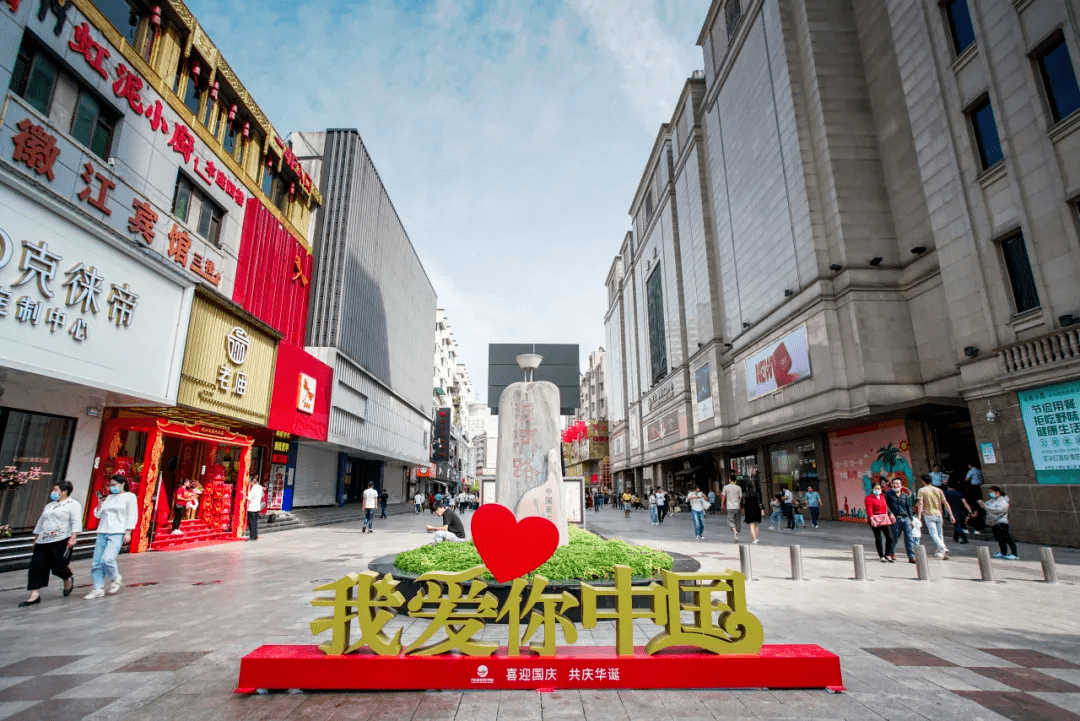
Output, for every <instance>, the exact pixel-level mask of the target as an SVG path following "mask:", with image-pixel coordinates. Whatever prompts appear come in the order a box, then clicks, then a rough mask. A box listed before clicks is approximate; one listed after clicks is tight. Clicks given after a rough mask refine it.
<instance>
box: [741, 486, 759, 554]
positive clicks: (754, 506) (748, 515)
mask: <svg viewBox="0 0 1080 721" xmlns="http://www.w3.org/2000/svg"><path fill="white" fill-rule="evenodd" d="M743 514H744V517H743V520H744V521H746V525H747V526H749V527H750V535H751V536H752V537H753V539H754V540H753V541H751V543H757V542H758V527H759V526H760V525H761V496H760V495H758V491H757V486H756V485H755V484H754V483H750V484H748V485H747V487H746V495H745V496H743Z"/></svg>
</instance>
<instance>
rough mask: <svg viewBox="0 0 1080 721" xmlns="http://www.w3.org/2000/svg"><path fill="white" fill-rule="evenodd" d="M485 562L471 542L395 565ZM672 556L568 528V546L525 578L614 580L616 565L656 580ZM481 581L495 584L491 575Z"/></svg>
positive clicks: (430, 567) (412, 568)
mask: <svg viewBox="0 0 1080 721" xmlns="http://www.w3.org/2000/svg"><path fill="white" fill-rule="evenodd" d="M483 563H484V561H483V559H481V558H480V554H479V553H477V551H476V546H475V545H473V542H472V541H468V542H467V543H436V544H434V545H426V546H421V547H420V548H414V549H413V550H411V551H405V552H404V553H399V554H398V556H397V558H396V559H394V565H395V566H397V567H398V568H399V569H401V570H402V571H405V572H406V573H414V574H421V573H427V572H428V571H450V572H456V571H466V570H468V569H470V568H472V567H474V566H480V565H483ZM672 563H673V561H672V558H671V556H669V555H668V554H666V553H664V552H663V551H658V550H656V549H655V548H649V547H647V546H631V545H630V544H628V543H626V542H625V541H618V540H615V541H605V540H604V539H602V538H600V537H599V536H597V535H596V534H595V533H590V532H588V531H585V530H582V529H580V528H578V527H577V526H574V525H571V526H570V542H569V544H568V545H566V546H560V547H559V548H556V549H555V553H554V554H552V556H551V558H549V559H548V560H547V562H546V563H544V565H542V566H540V568H538V569H536V570H535V571H533V572H532V573H530V574H528V575H527V576H526V577H527V578H529V579H531V578H532V577H533V576H534V575H540V576H543V577H544V578H546V579H548V580H549V581H568V580H583V581H590V580H601V579H609V578H612V577H613V574H614V567H615V566H616V565H622V566H629V567H630V569H631V572H632V573H633V575H634V576H636V577H638V578H655V577H657V576H659V575H660V569H662V568H668V569H669V568H671V565H672ZM483 578H485V579H487V580H494V577H493V576H492V575H491V574H490V573H485V574H484V575H483Z"/></svg>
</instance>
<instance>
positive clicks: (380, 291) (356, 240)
mask: <svg viewBox="0 0 1080 721" xmlns="http://www.w3.org/2000/svg"><path fill="white" fill-rule="evenodd" d="M293 146H294V148H295V153H296V156H297V157H298V158H299V162H300V164H301V165H302V166H303V167H304V168H305V169H306V170H307V172H308V173H309V174H310V175H311V176H312V177H314V178H318V179H319V185H320V187H321V188H323V192H324V193H325V200H324V204H323V205H322V206H321V207H320V208H319V212H318V213H317V214H316V216H315V219H314V230H313V232H312V236H313V237H314V238H315V240H316V252H315V264H314V268H313V270H312V274H311V308H310V313H309V318H308V334H307V346H308V350H309V351H310V352H311V353H312V354H313V355H315V356H317V357H318V358H320V359H322V360H323V361H324V362H325V363H326V364H327V365H329V366H330V367H331V368H333V369H334V381H335V382H334V387H333V398H332V406H331V410H330V420H329V430H328V438H327V443H326V444H305V445H303V446H302V447H301V448H300V449H299V452H298V456H297V469H298V470H297V473H298V475H300V474H301V473H302V475H303V476H304V477H305V478H307V479H310V481H309V483H307V484H305V485H304V486H302V487H301V486H299V485H298V489H297V502H298V503H303V504H304V505H326V504H330V503H339V504H340V503H347V502H353V501H357V500H360V497H361V494H362V492H363V490H364V488H365V487H366V486H367V483H368V482H373V483H375V484H376V486H377V487H379V488H381V489H385V490H386V491H387V492H388V493H389V494H390V497H391V498H392V499H393V500H400V499H403V498H406V497H409V496H410V495H412V489H413V484H414V483H415V472H414V469H415V468H416V467H417V466H419V465H426V464H427V462H428V458H429V442H430V431H431V419H430V415H429V409H430V393H431V391H430V386H429V379H430V375H429V373H430V370H429V368H430V366H429V361H428V357H429V356H428V355H427V349H428V348H430V347H431V346H430V342H431V341H430V337H431V336H430V333H431V327H432V321H433V319H434V318H435V306H436V303H435V290H434V289H433V288H432V286H431V282H430V280H429V279H428V277H427V274H426V273H425V272H424V268H423V265H422V264H421V262H420V258H419V257H418V256H417V254H416V250H415V249H414V248H413V245H412V242H411V241H410V240H409V236H408V234H407V233H406V231H405V228H404V226H403V224H402V222H401V219H400V218H399V217H398V214H397V211H396V210H395V209H394V205H393V203H392V202H391V200H390V196H389V195H388V194H387V192H386V188H385V187H384V186H383V184H382V181H381V180H380V178H379V174H378V171H377V170H376V169H375V165H374V163H373V162H372V160H371V157H370V156H369V155H368V152H367V149H366V148H365V147H364V143H363V141H362V140H361V139H360V134H359V133H358V132H357V131H356V130H353V129H330V130H326V131H318V132H301V133H295V134H294V135H293Z"/></svg>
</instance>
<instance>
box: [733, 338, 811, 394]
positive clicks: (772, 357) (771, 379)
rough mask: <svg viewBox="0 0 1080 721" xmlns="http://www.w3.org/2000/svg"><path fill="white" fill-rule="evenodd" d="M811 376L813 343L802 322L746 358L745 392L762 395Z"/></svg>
mask: <svg viewBox="0 0 1080 721" xmlns="http://www.w3.org/2000/svg"><path fill="white" fill-rule="evenodd" d="M809 377H810V346H809V342H808V341H807V338H806V326H805V325H801V326H799V327H798V328H796V329H795V330H793V331H791V332H790V333H788V334H787V335H786V336H784V337H783V338H781V339H780V340H778V341H777V342H775V343H772V344H771V345H768V346H766V347H765V348H763V349H761V350H759V351H758V352H757V353H755V354H754V355H752V356H750V357H749V358H747V359H746V395H747V398H749V399H750V400H755V399H757V398H761V397H762V396H764V395H768V394H769V393H772V392H774V391H778V390H780V389H781V388H785V387H787V386H789V385H791V384H793V383H797V382H798V381H801V380H804V379H806V378H809Z"/></svg>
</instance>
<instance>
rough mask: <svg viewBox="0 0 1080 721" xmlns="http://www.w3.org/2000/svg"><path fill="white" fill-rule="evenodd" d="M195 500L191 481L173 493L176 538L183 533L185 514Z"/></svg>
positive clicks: (173, 524) (173, 521) (181, 485)
mask: <svg viewBox="0 0 1080 721" xmlns="http://www.w3.org/2000/svg"><path fill="white" fill-rule="evenodd" d="M194 500H195V494H194V493H193V492H192V490H191V481H188V480H185V481H184V482H183V483H181V484H180V485H179V486H177V488H176V492H175V493H173V519H172V533H173V535H174V536H178V535H180V534H182V533H183V531H181V530H180V522H181V521H183V520H184V513H185V512H186V511H187V508H188V504H189V503H191V502H192V501H194Z"/></svg>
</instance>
